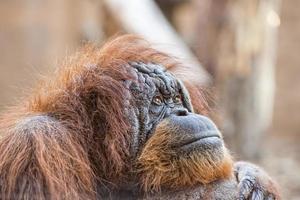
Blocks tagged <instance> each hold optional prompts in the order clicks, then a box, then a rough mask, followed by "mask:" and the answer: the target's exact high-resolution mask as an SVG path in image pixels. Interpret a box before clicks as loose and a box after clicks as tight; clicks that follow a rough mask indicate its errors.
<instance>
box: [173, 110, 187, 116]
mask: <svg viewBox="0 0 300 200" xmlns="http://www.w3.org/2000/svg"><path fill="white" fill-rule="evenodd" d="M175 114H176V115H177V116H187V115H188V111H187V110H186V109H183V110H177V111H176V113H175Z"/></svg>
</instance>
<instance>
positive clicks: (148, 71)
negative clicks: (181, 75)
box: [130, 62, 178, 95]
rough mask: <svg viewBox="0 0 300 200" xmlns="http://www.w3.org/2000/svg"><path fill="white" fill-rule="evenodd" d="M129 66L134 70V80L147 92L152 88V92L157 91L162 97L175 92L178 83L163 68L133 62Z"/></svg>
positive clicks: (152, 64)
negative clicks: (146, 89)
mask: <svg viewBox="0 0 300 200" xmlns="http://www.w3.org/2000/svg"><path fill="white" fill-rule="evenodd" d="M130 65H131V66H132V68H133V70H134V73H135V74H134V76H135V78H136V79H137V81H138V83H139V84H141V86H144V87H146V88H148V89H149V90H151V88H152V90H155V91H158V92H160V93H162V94H163V95H171V94H172V93H175V92H177V90H178V82H177V80H176V78H175V77H174V76H173V75H172V74H170V73H168V72H167V71H166V70H165V68H164V67H163V66H161V65H158V64H154V63H147V64H146V63H141V62H133V63H130ZM144 87H143V88H144ZM144 89H145V88H144ZM153 92H154V91H153Z"/></svg>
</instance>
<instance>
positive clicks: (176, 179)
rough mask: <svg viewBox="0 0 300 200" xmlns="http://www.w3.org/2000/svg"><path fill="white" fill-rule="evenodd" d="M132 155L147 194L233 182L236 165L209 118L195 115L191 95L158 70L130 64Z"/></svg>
mask: <svg viewBox="0 0 300 200" xmlns="http://www.w3.org/2000/svg"><path fill="white" fill-rule="evenodd" d="M131 67H132V68H131V69H132V72H131V73H132V74H133V77H134V78H133V80H130V81H127V82H126V84H127V85H128V89H129V91H130V93H131V94H132V96H133V99H132V101H133V103H131V106H130V108H131V109H130V111H129V113H128V118H129V121H130V122H131V123H132V127H133V130H132V133H131V134H130V135H132V137H133V138H132V141H133V142H132V148H131V150H132V152H131V155H133V159H134V160H136V161H135V163H136V165H135V167H134V171H136V172H138V173H139V175H138V177H140V178H139V179H140V181H139V182H140V183H142V187H143V188H144V191H149V190H159V188H160V187H162V186H163V187H164V188H168V187H169V188H178V187H182V186H192V185H195V184H198V183H200V184H202V183H210V182H212V181H215V180H218V179H221V178H227V177H229V176H231V174H232V172H231V169H232V160H231V157H230V155H229V153H228V151H227V149H226V148H225V147H224V144H223V140H222V137H221V134H220V132H219V130H218V129H217V127H216V126H215V124H214V123H213V122H212V121H211V120H210V119H209V118H207V117H204V116H202V115H198V114H195V113H193V108H192V106H191V102H190V100H189V95H188V93H187V90H186V89H185V88H184V86H183V84H182V83H181V82H180V81H178V80H177V79H176V78H175V77H174V76H173V75H171V74H170V73H168V72H166V71H165V70H164V69H163V68H162V67H161V66H160V65H156V64H144V63H131Z"/></svg>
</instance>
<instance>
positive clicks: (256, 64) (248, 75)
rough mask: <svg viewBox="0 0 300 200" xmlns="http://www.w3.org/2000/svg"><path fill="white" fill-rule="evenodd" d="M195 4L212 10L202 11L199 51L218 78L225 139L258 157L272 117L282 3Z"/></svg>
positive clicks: (271, 0)
mask: <svg viewBox="0 0 300 200" xmlns="http://www.w3.org/2000/svg"><path fill="white" fill-rule="evenodd" d="M195 3H196V4H197V6H199V7H200V8H203V7H205V9H207V10H208V11H206V12H200V14H199V16H198V19H199V27H198V30H199V33H198V35H199V37H200V38H199V45H198V46H199V49H198V52H199V54H200V57H201V55H203V54H204V56H205V55H208V56H207V57H204V64H205V65H206V66H208V68H209V71H211V72H213V74H214V75H215V78H216V86H217V90H218V94H219V97H220V98H219V103H218V104H219V105H220V108H221V111H222V113H223V132H224V135H225V139H227V141H228V142H229V144H230V145H229V146H230V148H231V149H232V150H233V151H234V152H235V153H236V154H238V155H240V156H241V157H243V158H247V159H254V158H257V156H258V154H257V153H258V152H259V149H260V148H259V147H260V144H261V143H260V142H261V140H262V139H263V134H264V133H265V132H266V130H267V129H268V127H269V125H270V122H271V118H272V110H273V100H274V66H275V58H276V56H275V55H276V51H275V49H276V44H277V42H276V39H277V28H278V26H279V24H280V19H279V16H278V8H279V3H280V2H279V0H245V1H231V0H222V1H209V0H204V1H201V2H200V1H195ZM203 15H205V16H203ZM205 19H206V20H207V21H204V20H205Z"/></svg>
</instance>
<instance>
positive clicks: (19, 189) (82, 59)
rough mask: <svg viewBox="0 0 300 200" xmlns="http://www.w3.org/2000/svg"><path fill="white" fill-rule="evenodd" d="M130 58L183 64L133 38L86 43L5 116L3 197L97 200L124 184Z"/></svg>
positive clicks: (0, 155) (0, 157) (0, 148)
mask: <svg viewBox="0 0 300 200" xmlns="http://www.w3.org/2000/svg"><path fill="white" fill-rule="evenodd" d="M132 61H134V62H138V61H140V62H143V63H148V62H153V63H158V64H160V65H163V66H164V67H166V68H167V69H172V68H173V67H179V66H180V64H179V63H178V62H177V61H176V59H174V58H172V57H170V56H168V55H166V54H164V53H161V52H159V51H156V50H155V49H152V48H151V47H150V45H149V44H148V43H147V42H145V41H144V40H142V39H140V38H137V37H135V36H123V37H119V38H116V39H113V40H111V41H109V42H108V43H106V44H105V45H104V46H103V47H102V48H101V49H99V48H97V47H93V46H86V47H84V48H83V49H82V50H81V51H79V52H78V53H77V54H76V55H74V56H73V57H69V58H67V59H66V60H65V61H64V62H63V63H62V65H61V66H60V67H58V69H57V70H56V72H55V74H54V76H53V77H54V78H52V79H48V80H44V81H41V82H40V83H39V87H38V88H37V89H35V90H33V91H32V92H31V93H32V95H30V96H29V97H26V98H24V99H22V101H21V103H20V104H19V105H18V106H16V107H13V108H12V109H10V110H8V111H7V114H5V115H3V116H2V117H1V121H0V195H1V196H0V197H1V199H15V198H20V197H22V198H23V199H45V198H51V199H94V198H96V185H98V184H99V183H100V184H101V183H103V185H107V184H109V183H110V184H111V185H113V186H115V187H118V185H119V184H121V183H122V182H124V181H126V178H127V177H126V174H127V172H128V171H129V169H128V168H129V166H128V160H129V159H128V158H129V156H130V155H129V146H130V141H131V135H129V134H128V133H129V132H130V125H129V123H128V119H127V116H125V114H124V107H126V106H128V102H130V99H131V95H130V94H129V92H128V90H127V89H126V88H125V87H124V85H123V84H122V81H123V80H128V79H131V78H132V77H131V74H130V73H128V67H129V65H128V63H129V62H132ZM199 98H201V97H199ZM192 99H197V98H195V97H192ZM197 104H202V102H199V101H198V102H197ZM200 107H201V106H200ZM202 107H203V106H202ZM160 150H161V151H163V149H160ZM150 155H151V154H149V156H150ZM154 155H155V154H153V156H154ZM192 160H193V159H192ZM193 161H196V158H195V159H194V160H193ZM145 162H146V161H145ZM181 163H182V164H183V165H186V163H185V162H184V161H182V162H181ZM145 164H146V163H145ZM161 164H162V165H163V164H164V163H161ZM193 167H196V165H195V166H193ZM195 169H196V168H195ZM195 169H192V170H191V171H192V172H194V171H195ZM183 172H184V174H185V173H186V172H185V171H183ZM208 173H211V172H208ZM183 180H184V181H185V182H187V183H191V182H192V181H193V180H188V179H187V178H186V179H183ZM144 181H145V184H144V185H148V182H149V181H148V179H144ZM159 182H160V183H163V182H161V181H155V184H154V185H156V184H157V183H159ZM176 184H178V185H179V182H178V180H177V182H176ZM16 195H17V196H16ZM18 195H19V196H18Z"/></svg>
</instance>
